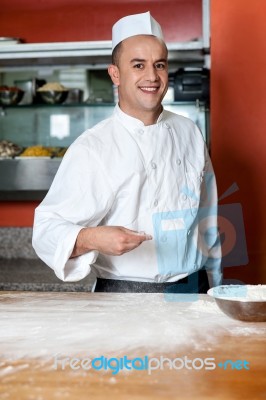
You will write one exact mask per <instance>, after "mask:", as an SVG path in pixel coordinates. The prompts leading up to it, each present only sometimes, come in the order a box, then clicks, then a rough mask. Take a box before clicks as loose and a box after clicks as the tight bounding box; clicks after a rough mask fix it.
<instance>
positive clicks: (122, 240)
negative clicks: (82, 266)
mask: <svg viewBox="0 0 266 400" xmlns="http://www.w3.org/2000/svg"><path fill="white" fill-rule="evenodd" d="M151 239H152V236H151V235H147V234H146V233H145V232H136V231H132V230H130V229H127V228H124V227H122V226H97V227H94V228H83V229H82V230H81V231H80V232H79V234H78V237H77V240H76V243H75V246H74V249H73V252H72V254H71V257H77V256H80V255H82V254H84V253H87V252H89V251H92V250H96V251H98V252H99V253H102V254H107V255H111V256H120V255H122V254H124V253H127V252H128V251H131V250H133V249H135V248H136V247H138V246H139V245H140V244H141V243H142V242H144V241H145V240H151Z"/></svg>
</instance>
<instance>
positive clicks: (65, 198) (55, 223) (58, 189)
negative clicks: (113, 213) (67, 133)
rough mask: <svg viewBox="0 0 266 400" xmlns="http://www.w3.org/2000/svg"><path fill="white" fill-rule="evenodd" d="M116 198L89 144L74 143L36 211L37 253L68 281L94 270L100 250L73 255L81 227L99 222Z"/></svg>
mask: <svg viewBox="0 0 266 400" xmlns="http://www.w3.org/2000/svg"><path fill="white" fill-rule="evenodd" d="M113 201H114V195H113V191H112V189H111V185H110V182H109V180H108V177H107V175H106V173H105V171H104V169H103V167H102V165H101V161H100V160H99V159H97V157H96V156H95V155H94V154H93V151H92V149H90V148H89V146H84V145H83V144H82V143H74V144H73V145H72V146H70V148H69V149H68V151H67V152H66V154H65V156H64V158H63V160H62V162H61V164H60V166H59V169H58V171H57V174H56V176H55V178H54V181H53V183H52V185H51V187H50V190H49V192H48V194H47V195H46V197H45V198H44V200H43V201H42V203H41V204H40V205H39V206H38V207H37V208H36V210H35V218H34V226H33V239H32V244H33V247H34V249H35V251H36V253H37V255H38V256H39V257H40V258H41V259H42V260H43V261H44V262H45V263H46V264H47V265H48V266H49V267H51V268H52V269H53V270H54V272H55V274H56V276H57V277H58V278H59V279H61V280H63V281H66V282H71V281H72V282H73V281H79V280H81V279H83V278H85V277H86V276H87V275H88V274H89V273H90V271H91V267H90V266H91V264H93V263H94V262H95V261H96V258H97V256H98V252H96V251H90V252H88V253H85V254H83V255H81V256H79V257H74V258H70V256H71V254H72V251H73V248H74V245H75V242H76V238H77V236H78V233H79V232H80V230H81V229H82V228H86V227H95V226H97V225H99V224H100V222H101V221H102V219H103V218H104V217H105V215H106V214H107V213H108V211H109V209H110V208H111V205H112V203H113Z"/></svg>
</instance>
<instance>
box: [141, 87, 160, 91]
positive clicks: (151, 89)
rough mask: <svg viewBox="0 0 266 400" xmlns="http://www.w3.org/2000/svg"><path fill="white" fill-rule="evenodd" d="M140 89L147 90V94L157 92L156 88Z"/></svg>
mask: <svg viewBox="0 0 266 400" xmlns="http://www.w3.org/2000/svg"><path fill="white" fill-rule="evenodd" d="M141 89H143V90H147V91H148V92H155V90H157V88H154V87H153V88H151V87H142V88H141Z"/></svg>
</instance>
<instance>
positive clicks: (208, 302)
mask: <svg viewBox="0 0 266 400" xmlns="http://www.w3.org/2000/svg"><path fill="white" fill-rule="evenodd" d="M0 318H1V328H0V343H1V344H0V354H2V355H4V356H5V357H8V358H10V359H18V358H21V357H25V358H27V357H53V356H55V355H56V354H64V355H67V356H71V355H77V354H80V353H82V354H86V355H89V356H101V355H106V354H115V355H118V354H124V355H125V354H130V353H132V352H133V353H134V354H136V355H137V354H147V355H149V354H151V353H152V354H154V353H158V354H166V353H167V352H171V353H175V354H176V355H177V356H178V355H181V356H182V355H184V354H185V351H186V346H189V348H190V349H192V350H193V349H194V350H198V351H200V350H204V349H209V350H210V349H211V348H212V346H213V345H214V344H215V343H216V341H217V340H218V337H219V336H220V335H222V334H228V333H230V334H233V335H246V334H247V332H252V334H253V335H264V336H265V335H266V324H265V323H258V324H252V325H250V324H249V323H245V322H240V321H235V320H232V319H230V318H228V317H227V316H225V315H224V314H223V313H222V312H221V311H220V310H219V308H218V307H217V306H216V303H215V301H214V299H213V298H211V297H209V296H207V295H200V296H199V299H198V301H194V302H190V303H188V302H184V301H177V302H175V301H170V302H169V301H166V300H165V298H164V296H163V294H139V293H138V294H128V293H127V294H107V293H105V294H94V295H93V296H91V295H89V296H88V295H87V294H81V293H49V294H48V293H29V292H25V293H20V294H18V293H15V292H14V294H12V293H11V294H4V293H3V294H1V295H0ZM249 329H251V331H249Z"/></svg>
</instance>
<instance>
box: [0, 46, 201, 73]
mask: <svg viewBox="0 0 266 400" xmlns="http://www.w3.org/2000/svg"><path fill="white" fill-rule="evenodd" d="M167 47H168V50H169V63H170V65H171V64H173V63H174V64H179V63H181V64H182V65H183V64H184V63H186V64H188V63H191V64H195V63H197V64H199V65H201V64H203V63H204V58H205V54H206V53H208V49H204V46H203V41H202V40H195V41H191V42H184V43H167ZM111 53H112V44H111V41H94V42H64V43H25V44H24V43H20V44H14V45H5V46H1V47H0V72H3V71H6V70H7V69H8V70H9V71H10V69H14V70H19V69H21V68H24V69H25V67H31V68H32V67H33V66H35V67H36V66H37V67H40V66H47V67H48V66H49V67H51V66H53V67H55V66H63V65H64V66H69V65H76V66H77V65H80V66H86V67H87V68H90V69H91V68H105V67H106V66H107V65H108V64H109V63H110V62H111Z"/></svg>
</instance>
